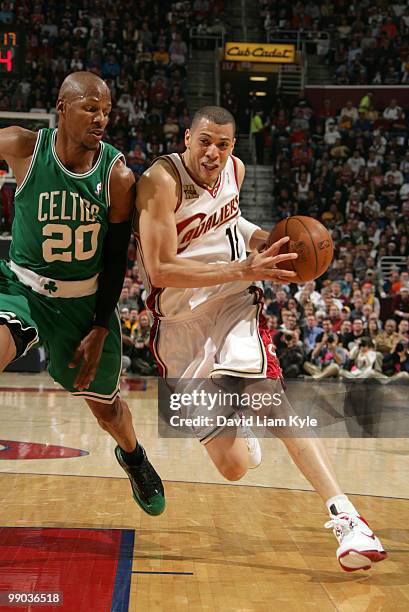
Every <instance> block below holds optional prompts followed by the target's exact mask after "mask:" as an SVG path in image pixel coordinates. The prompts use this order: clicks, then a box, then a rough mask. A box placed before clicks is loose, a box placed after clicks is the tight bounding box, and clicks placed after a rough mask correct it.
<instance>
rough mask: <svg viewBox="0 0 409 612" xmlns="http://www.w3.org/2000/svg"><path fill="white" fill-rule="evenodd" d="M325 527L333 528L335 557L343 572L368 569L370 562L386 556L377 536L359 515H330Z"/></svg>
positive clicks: (370, 565)
mask: <svg viewBox="0 0 409 612" xmlns="http://www.w3.org/2000/svg"><path fill="white" fill-rule="evenodd" d="M325 527H326V528H327V529H332V530H333V532H334V535H335V537H336V538H337V540H338V542H339V546H338V549H337V559H338V561H339V564H340V566H341V567H342V569H343V570H344V571H345V572H355V571H356V570H359V569H362V570H369V569H371V567H372V563H377V562H378V561H383V560H384V559H386V557H387V556H388V555H387V553H386V552H385V551H384V549H383V546H382V544H381V542H380V540H379V538H377V537H376V535H375V534H374V532H373V531H372V529H371V528H370V527H369V525H368V523H367V522H366V520H365V519H363V518H362V517H361V516H354V515H352V514H346V513H342V514H338V515H336V516H334V515H331V520H329V521H328V522H327V523H325Z"/></svg>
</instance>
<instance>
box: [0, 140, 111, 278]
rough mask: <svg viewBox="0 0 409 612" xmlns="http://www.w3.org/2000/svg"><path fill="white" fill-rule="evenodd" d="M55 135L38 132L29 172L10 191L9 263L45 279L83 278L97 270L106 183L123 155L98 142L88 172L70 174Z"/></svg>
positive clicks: (103, 229)
mask: <svg viewBox="0 0 409 612" xmlns="http://www.w3.org/2000/svg"><path fill="white" fill-rule="evenodd" d="M56 135H57V130H54V129H42V130H40V131H39V133H38V137H37V142H36V145H35V149H34V153H33V156H32V160H31V164H30V167H29V169H28V171H27V174H26V177H25V178H24V181H23V182H22V184H21V185H19V187H18V188H17V190H16V194H15V198H14V206H15V218H14V222H13V229H12V243H11V247H10V258H11V260H12V261H13V262H14V263H16V264H17V265H18V266H21V267H22V268H27V269H29V270H32V271H34V272H36V273H37V274H39V275H41V276H45V277H48V278H52V279H58V280H81V279H87V278H90V277H92V276H94V275H95V274H98V273H99V272H100V271H101V268H102V244H103V240H104V237H105V234H106V231H107V229H108V211H109V203H110V202H109V179H110V175H111V171H112V168H113V166H114V164H115V162H116V161H117V160H118V159H120V158H122V157H123V156H122V154H121V153H120V152H119V151H118V150H117V149H115V148H114V147H112V146H111V145H109V144H107V143H105V142H101V144H100V150H99V155H98V159H97V160H96V162H95V164H94V166H93V167H92V168H91V170H89V171H88V172H85V173H83V174H76V173H74V172H70V171H69V170H68V169H67V168H65V166H64V165H63V164H62V162H61V161H60V159H59V158H58V156H57V153H56V150H55V141H56Z"/></svg>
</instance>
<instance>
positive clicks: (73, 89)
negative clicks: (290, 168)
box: [58, 71, 111, 102]
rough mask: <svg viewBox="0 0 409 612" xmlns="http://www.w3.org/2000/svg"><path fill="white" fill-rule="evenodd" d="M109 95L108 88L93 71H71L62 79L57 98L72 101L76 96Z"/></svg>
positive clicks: (98, 96) (97, 96)
mask: <svg viewBox="0 0 409 612" xmlns="http://www.w3.org/2000/svg"><path fill="white" fill-rule="evenodd" d="M86 97H96V98H98V99H100V98H102V97H109V98H110V97H111V94H110V91H109V88H108V86H107V84H106V83H105V81H103V80H102V79H101V78H100V77H99V76H98V75H97V74H94V73H93V72H86V71H80V72H72V73H71V74H69V75H68V76H67V77H66V78H65V79H64V81H63V83H62V85H61V87H60V91H59V93H58V99H59V100H64V101H67V102H72V101H73V100H75V99H76V98H86Z"/></svg>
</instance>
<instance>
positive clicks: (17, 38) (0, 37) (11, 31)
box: [0, 24, 25, 78]
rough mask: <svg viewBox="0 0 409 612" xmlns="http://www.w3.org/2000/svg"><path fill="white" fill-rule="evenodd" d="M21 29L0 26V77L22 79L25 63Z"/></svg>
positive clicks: (23, 36) (23, 37)
mask: <svg viewBox="0 0 409 612" xmlns="http://www.w3.org/2000/svg"><path fill="white" fill-rule="evenodd" d="M24 42H25V35H24V30H23V29H22V28H13V27H12V26H7V25H3V24H2V25H0V77H1V78H4V77H22V76H23V73H24V63H25V48H24V47H25V44H24Z"/></svg>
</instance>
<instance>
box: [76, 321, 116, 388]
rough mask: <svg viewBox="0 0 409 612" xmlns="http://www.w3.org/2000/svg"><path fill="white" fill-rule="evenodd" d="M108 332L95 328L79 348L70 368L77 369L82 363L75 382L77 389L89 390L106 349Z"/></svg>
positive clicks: (101, 328) (102, 328)
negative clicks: (103, 351)
mask: <svg viewBox="0 0 409 612" xmlns="http://www.w3.org/2000/svg"><path fill="white" fill-rule="evenodd" d="M107 335H108V330H107V329H105V327H93V328H92V330H91V331H90V332H89V334H87V335H86V336H85V338H83V339H82V340H81V342H80V344H79V346H78V347H77V349H76V351H75V353H74V355H73V358H72V359H71V361H70V363H69V364H68V367H69V368H71V369H73V368H77V367H78V366H79V365H80V363H81V362H82V365H81V368H80V371H79V372H78V374H77V377H76V378H75V381H74V387H75V389H78V391H82V390H83V389H88V387H89V386H90V384H91V383H92V381H93V380H94V378H95V375H96V373H97V370H98V366H99V361H100V359H101V355H102V350H103V348H104V342H105V338H106V337H107Z"/></svg>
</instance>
